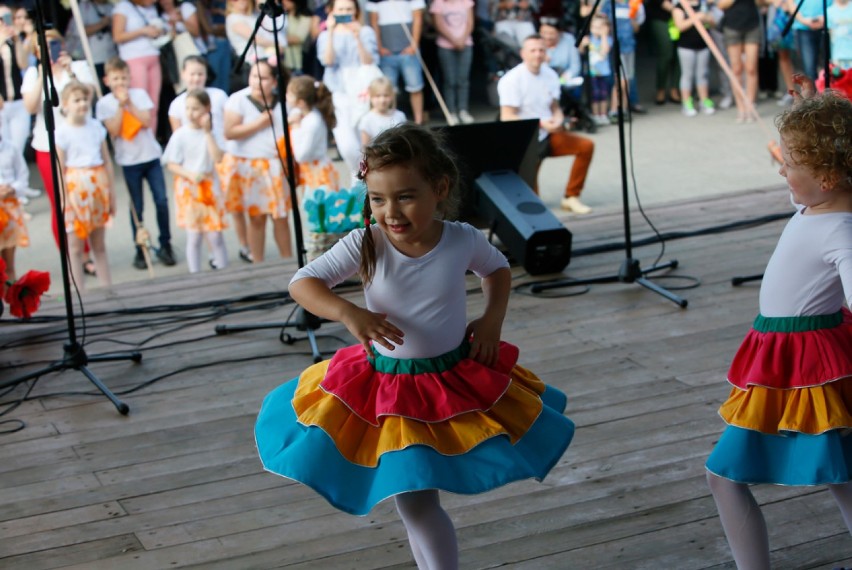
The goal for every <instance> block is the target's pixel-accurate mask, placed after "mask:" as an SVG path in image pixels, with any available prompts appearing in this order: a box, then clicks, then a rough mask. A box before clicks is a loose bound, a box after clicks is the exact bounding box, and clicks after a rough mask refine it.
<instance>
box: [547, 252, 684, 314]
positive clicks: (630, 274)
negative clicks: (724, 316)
mask: <svg viewBox="0 0 852 570" xmlns="http://www.w3.org/2000/svg"><path fill="white" fill-rule="evenodd" d="M677 266H678V261H677V259H673V260H671V261H669V262H668V263H662V264H659V265H654V266H652V267H649V268H648V269H642V268H641V267H640V266H639V261H638V260H636V259H633V258H627V259H625V260H624V261H623V262H622V264H621V267H619V269H618V273H617V274H615V275H602V276H600V277H590V278H588V279H562V280H559V281H551V282H550V283H537V284H535V285H532V286H530V291H532V292H533V293H540V292H542V291H547V290H548V289H558V288H562V287H576V286H578V285H594V284H597V283H637V284H639V285H641V286H642V287H645V288H646V289H648V290H650V291H653V292H654V293H657V294H658V295H661V296H663V297H665V298H666V299H668V300H669V301H671V302H673V303H675V304H676V305H678V306H679V307H681V308H686V306H687V304H688V303H689V301H687V300H686V299H684V298H682V297H678V296H677V295H675V294H674V293H672V292H671V291H669V290H667V289H664V288H663V287H660V286H659V285H657V284H656V283H654V282H653V281H650V280H648V279H646V278H645V276H646V275H648V274H649V273H653V272H654V271H662V270H663V269H675V268H676V267H677Z"/></svg>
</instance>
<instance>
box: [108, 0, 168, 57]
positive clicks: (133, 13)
mask: <svg viewBox="0 0 852 570" xmlns="http://www.w3.org/2000/svg"><path fill="white" fill-rule="evenodd" d="M112 13H113V15H115V14H121V15H122V16H124V17H125V18H126V19H127V21H126V23H125V25H124V30H125V31H127V32H132V31H135V30H138V29H141V28H144V27H145V26H149V25H151V26H155V25H159V24H161V23H162V19H161V18H160V16H159V15H158V14H157V9H156V8H155V7H154V6H137V5H135V4H133V3H131V2H130V1H129V0H121V2H119V3H118V4H116V5H115V8H113V11H112ZM149 55H160V50H158V49H157V46H155V45H154V42H153V41H151V38H149V37H147V36H140V37H138V38H134V39H132V40H130V41H129V42H124V43H123V44H118V56H119V57H120V58H121V59H123V60H124V61H128V60H131V59H137V58H140V57H146V56H149Z"/></svg>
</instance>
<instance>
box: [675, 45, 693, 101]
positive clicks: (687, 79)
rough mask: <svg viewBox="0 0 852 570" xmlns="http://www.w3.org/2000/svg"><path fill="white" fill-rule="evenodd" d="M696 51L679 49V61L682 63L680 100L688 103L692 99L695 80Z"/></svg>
mask: <svg viewBox="0 0 852 570" xmlns="http://www.w3.org/2000/svg"><path fill="white" fill-rule="evenodd" d="M695 53H696V52H695V50H691V49H686V48H681V47H679V48H677V59H678V61H679V62H680V100H681V101H686V100H687V98H689V97H692V85H693V81H694V80H695V75H694V74H695Z"/></svg>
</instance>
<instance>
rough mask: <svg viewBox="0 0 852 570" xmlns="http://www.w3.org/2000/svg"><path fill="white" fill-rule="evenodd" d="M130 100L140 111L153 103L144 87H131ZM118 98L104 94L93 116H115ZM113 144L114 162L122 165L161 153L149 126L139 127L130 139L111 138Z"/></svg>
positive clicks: (143, 161) (148, 107)
mask: <svg viewBox="0 0 852 570" xmlns="http://www.w3.org/2000/svg"><path fill="white" fill-rule="evenodd" d="M128 93H129V95H130V102H131V103H133V106H134V107H136V108H137V109H139V110H140V111H146V110H147V111H150V110H151V109H153V108H154V103H153V102H152V101H151V97H149V96H148V93H147V92H146V91H145V90H144V89H135V88H131V89H130V90H129V91H128ZM119 109H120V108H119V105H118V99H116V98H115V95H113V94H112V93H109V94H107V95H104V96H103V98H102V99H100V100H99V101H98V104H97V105H96V106H95V117H96V118H97V119H98V120H99V121H105V120H106V119H111V118H112V117H115V115H116V113H118V112H119ZM113 144H114V145H115V162H116V163H117V164H120V165H122V166H131V165H133V164H144V163H146V162H151V161H152V160H158V159H159V158H160V155H161V154H162V148H161V147H160V143H158V142H157V139H156V138H155V137H154V133H153V131H151V129H149V128H142V129H139V132H138V133H136V136H135V137H133V138H132V139H130V140H126V139H124V138H122V137H115V138H114V139H113Z"/></svg>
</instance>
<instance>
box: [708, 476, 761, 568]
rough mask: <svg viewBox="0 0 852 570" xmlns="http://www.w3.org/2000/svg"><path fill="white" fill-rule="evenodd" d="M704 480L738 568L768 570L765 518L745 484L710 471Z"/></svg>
mask: <svg viewBox="0 0 852 570" xmlns="http://www.w3.org/2000/svg"><path fill="white" fill-rule="evenodd" d="M707 483H708V484H709V485H710V492H711V493H713V499H714V500H715V501H716V509H718V511H719V519H720V520H721V521H722V528H723V529H724V531H725V536H726V537H727V539H728V545H730V547H731V552H732V553H733V555H734V561H735V562H736V563H737V568H738V570H769V537H768V535H767V532H766V521H765V520H764V519H763V513H762V512H761V511H760V507H759V506H758V504H757V501H755V500H754V496H753V495H752V494H751V491H750V490H749V488H748V485H746V484H744V483H736V482H734V481H730V480H728V479H724V478H722V477H719V476H717V475H713V474H712V473H707Z"/></svg>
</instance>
